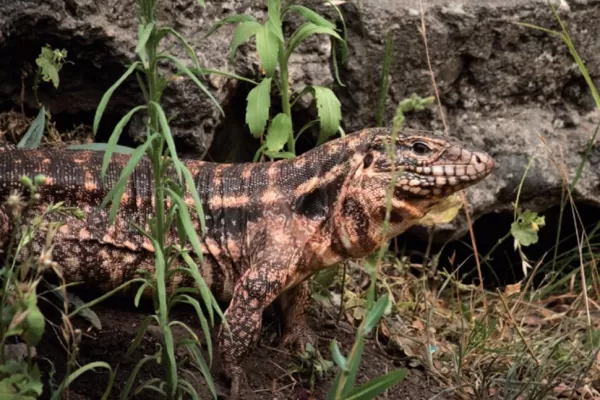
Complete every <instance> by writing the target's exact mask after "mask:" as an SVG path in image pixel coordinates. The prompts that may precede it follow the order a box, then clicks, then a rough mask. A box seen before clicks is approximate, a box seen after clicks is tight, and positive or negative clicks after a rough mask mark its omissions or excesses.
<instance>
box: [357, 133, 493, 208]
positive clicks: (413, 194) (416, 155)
mask: <svg viewBox="0 0 600 400" xmlns="http://www.w3.org/2000/svg"><path fill="white" fill-rule="evenodd" d="M386 131H387V130H386ZM362 167H363V168H362V171H361V175H363V176H364V178H363V179H365V180H366V181H368V182H365V183H367V184H368V185H369V186H370V187H371V188H372V189H373V190H375V191H379V192H381V191H382V190H387V188H389V187H390V185H391V186H393V187H394V191H393V196H392V200H393V201H395V202H399V201H409V202H410V201H413V202H416V203H418V202H423V201H424V204H429V203H432V204H435V203H437V202H439V201H441V200H443V199H444V198H446V197H448V196H449V195H451V194H452V193H455V192H457V191H459V190H461V189H464V188H466V187H468V186H471V185H473V184H475V183H477V182H479V181H481V180H482V179H484V178H485V177H486V176H488V175H489V174H490V173H491V172H492V171H493V170H494V168H495V163H494V160H493V159H492V158H491V157H490V156H489V155H488V154H486V153H485V152H483V151H479V150H476V149H472V148H469V147H468V146H467V145H466V144H464V143H462V142H459V141H458V140H456V139H451V138H448V139H446V138H442V137H436V136H432V135H427V134H424V133H421V132H418V131H417V132H414V131H410V133H408V134H400V135H398V136H397V137H396V138H394V137H392V136H391V135H390V134H389V131H387V132H385V133H381V134H376V135H375V136H374V139H373V141H372V142H371V144H370V146H369V150H368V151H367V152H366V153H365V156H364V159H363V165H362ZM392 205H394V204H392ZM398 207H401V206H398ZM395 208H397V207H395Z"/></svg>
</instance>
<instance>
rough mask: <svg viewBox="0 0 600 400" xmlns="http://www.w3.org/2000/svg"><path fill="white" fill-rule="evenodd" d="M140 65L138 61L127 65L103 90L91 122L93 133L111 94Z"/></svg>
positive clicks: (96, 129)
mask: <svg viewBox="0 0 600 400" xmlns="http://www.w3.org/2000/svg"><path fill="white" fill-rule="evenodd" d="M139 65H140V62H139V61H136V62H134V63H133V64H131V65H130V66H129V68H128V69H127V71H125V73H124V74H123V75H121V77H120V78H119V79H118V80H117V81H116V82H115V83H114V84H113V85H112V86H111V87H110V88H108V90H107V91H106V92H104V96H102V99H101V100H100V103H99V104H98V107H97V108H96V114H95V115H94V124H93V132H94V135H96V134H97V133H98V126H99V125H100V120H101V119H102V115H103V114H104V110H105V109H106V105H107V104H108V102H109V100H110V98H111V96H112V95H113V93H114V92H115V90H117V88H118V87H119V86H121V84H122V83H123V82H124V81H125V79H127V78H128V77H129V75H131V74H132V73H133V71H135V69H136V68H137V67H138V66H139Z"/></svg>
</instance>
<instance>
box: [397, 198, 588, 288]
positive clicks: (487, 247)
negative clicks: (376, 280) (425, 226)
mask: <svg viewBox="0 0 600 400" xmlns="http://www.w3.org/2000/svg"><path fill="white" fill-rule="evenodd" d="M576 207H577V210H578V212H579V214H580V216H581V219H582V220H583V221H584V223H585V225H586V232H587V233H588V235H589V234H591V233H592V232H593V229H594V227H595V226H596V225H598V224H600V212H599V210H598V207H596V206H593V205H589V204H584V203H577V204H576ZM541 215H543V216H544V217H545V221H546V225H545V226H544V227H542V228H541V229H540V230H539V232H538V235H539V240H538V242H537V243H536V244H533V245H531V246H528V247H524V248H523V251H524V253H525V255H526V256H527V257H528V259H529V262H530V264H531V265H532V266H535V265H536V264H537V263H538V262H539V261H540V260H542V259H543V263H542V264H541V268H540V269H539V271H538V273H537V274H536V276H535V279H534V281H533V282H534V284H539V283H540V282H542V280H543V278H544V277H545V276H547V275H548V274H549V273H558V274H561V273H563V274H564V273H566V272H569V271H572V270H573V269H574V268H577V267H578V266H579V257H572V258H571V259H570V260H569V261H564V260H559V261H557V262H556V263H553V262H552V261H553V257H554V246H555V243H556V235H557V232H558V225H559V215H560V207H558V206H555V207H552V208H550V209H548V210H546V211H545V212H543V213H541ZM512 222H513V214H512V213H491V214H487V215H484V216H482V217H480V218H479V219H478V220H477V221H476V222H475V224H474V227H473V228H474V232H475V239H476V243H477V249H478V252H479V255H480V259H482V258H483V257H485V256H486V255H487V254H488V253H489V252H490V251H491V250H492V248H494V246H497V247H496V249H495V250H494V253H493V254H492V255H490V257H489V258H488V262H487V263H482V265H481V268H482V275H483V280H484V287H486V288H487V289H492V290H493V289H495V288H502V287H504V286H506V285H509V284H514V283H516V282H519V281H521V280H522V279H523V277H524V275H523V270H522V265H521V258H520V256H519V254H518V252H517V251H515V250H514V241H513V238H512V236H511V237H508V238H507V239H505V240H504V241H503V242H502V243H501V244H499V245H498V241H499V240H500V239H501V238H503V237H504V236H505V235H506V234H507V233H508V232H509V231H510V227H511V224H512ZM575 232H576V230H575V224H574V222H573V213H572V209H571V207H570V206H567V207H566V208H565V210H564V213H563V218H562V227H561V234H560V245H559V246H558V252H557V254H558V256H559V257H560V256H561V255H563V254H565V253H567V252H569V251H573V250H577V238H576V235H575ZM579 234H580V235H581V229H579ZM591 242H592V243H593V240H591ZM398 244H399V247H400V249H401V250H400V251H404V252H405V254H409V255H410V258H411V261H413V262H416V263H422V262H423V260H424V254H425V252H426V249H427V243H426V242H425V241H423V240H422V239H420V238H418V237H417V235H415V234H413V233H411V232H408V233H407V234H405V235H402V236H401V237H400V238H398ZM441 248H442V245H441V244H434V245H433V246H432V249H431V252H430V254H437V253H438V252H439V251H440V250H441V256H440V258H439V264H438V269H445V270H447V271H449V272H455V271H456V270H457V268H458V272H457V275H458V276H459V277H460V278H461V280H462V281H463V282H464V283H471V284H479V278H478V273H477V266H476V262H475V259H474V257H473V250H472V243H471V239H470V236H469V234H468V233H467V234H466V235H465V236H463V237H462V238H460V239H458V240H456V241H453V242H450V243H448V244H447V245H446V246H445V247H444V248H443V249H441ZM585 251H586V250H585V248H584V252H585ZM451 259H452V260H453V263H452V264H451V263H450V261H449V260H451Z"/></svg>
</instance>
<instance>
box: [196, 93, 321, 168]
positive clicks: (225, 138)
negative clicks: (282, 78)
mask: <svg viewBox="0 0 600 400" xmlns="http://www.w3.org/2000/svg"><path fill="white" fill-rule="evenodd" d="M253 87H254V86H253V85H250V84H246V83H243V82H239V83H238V86H237V88H236V90H235V93H234V94H233V96H231V98H230V99H229V100H228V101H226V102H225V103H224V104H222V107H223V110H224V111H225V115H226V116H227V117H226V118H224V119H223V122H222V123H221V124H220V125H219V126H218V127H217V129H216V131H215V135H214V138H213V142H212V144H211V146H210V148H209V149H208V152H207V155H206V157H205V159H206V160H207V161H215V162H247V161H252V159H253V158H254V154H255V153H256V151H257V150H258V149H259V148H260V140H258V139H255V138H254V137H253V136H252V134H251V133H250V130H249V129H248V125H247V124H246V105H247V97H248V93H249V92H250V90H252V88H253ZM281 112H282V108H281V98H280V97H279V96H277V95H273V96H271V109H270V118H273V117H275V116H276V115H277V114H278V113H281ZM316 118H317V117H316V111H315V110H314V107H313V105H312V104H311V106H310V108H309V109H305V108H302V107H301V106H299V105H296V106H295V107H293V108H292V121H293V122H294V133H295V134H297V133H298V132H299V131H300V129H302V127H303V126H304V125H305V124H307V123H309V122H310V121H312V120H314V119H316ZM267 129H268V125H267ZM265 134H266V129H265ZM317 139H318V125H316V126H314V127H313V128H311V129H308V130H307V131H306V132H304V133H303V134H302V136H301V137H300V138H299V139H298V141H297V142H296V154H298V155H300V154H302V153H304V152H306V151H308V150H310V149H312V148H314V147H315V146H316V143H317Z"/></svg>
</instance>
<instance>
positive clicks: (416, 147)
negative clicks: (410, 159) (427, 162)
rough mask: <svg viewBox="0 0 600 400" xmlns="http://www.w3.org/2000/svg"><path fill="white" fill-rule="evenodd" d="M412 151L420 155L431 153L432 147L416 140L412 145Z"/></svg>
mask: <svg viewBox="0 0 600 400" xmlns="http://www.w3.org/2000/svg"><path fill="white" fill-rule="evenodd" d="M412 151H413V153H415V154H418V155H420V156H422V155H425V154H429V153H431V148H430V147H429V146H428V145H426V144H425V143H423V142H415V143H413V145H412Z"/></svg>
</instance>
